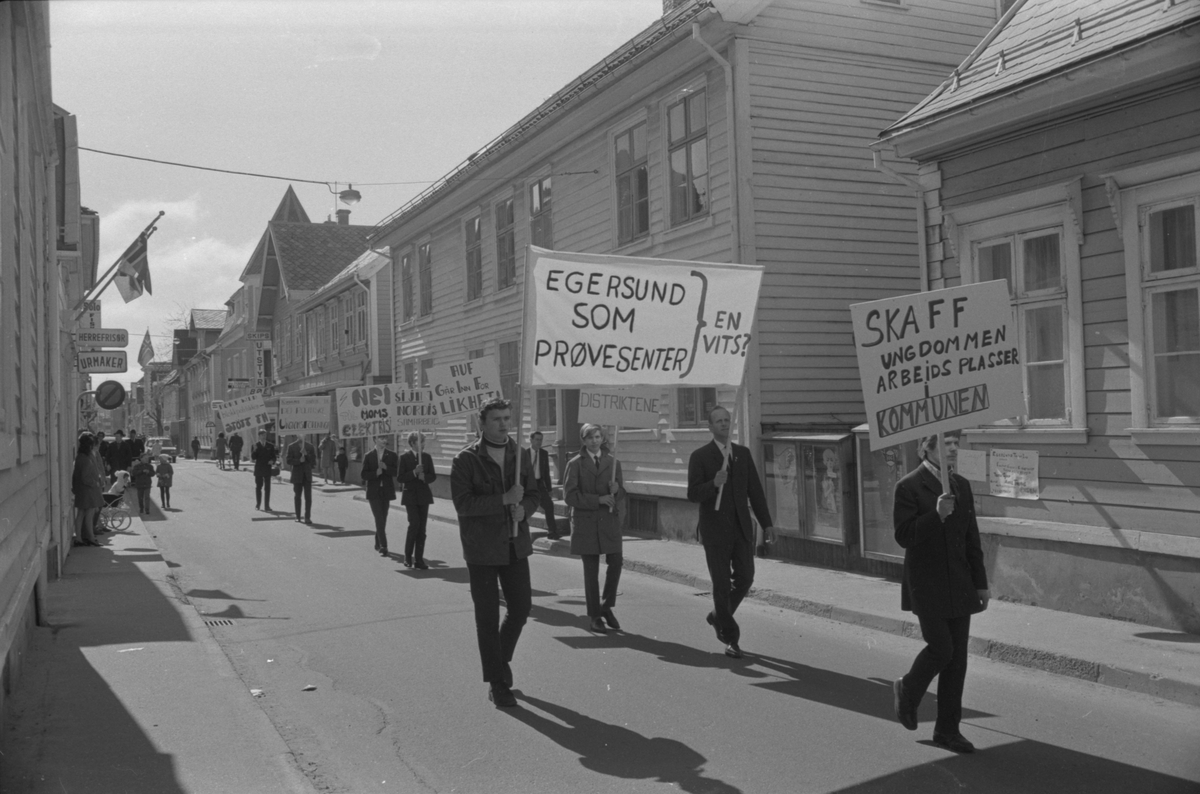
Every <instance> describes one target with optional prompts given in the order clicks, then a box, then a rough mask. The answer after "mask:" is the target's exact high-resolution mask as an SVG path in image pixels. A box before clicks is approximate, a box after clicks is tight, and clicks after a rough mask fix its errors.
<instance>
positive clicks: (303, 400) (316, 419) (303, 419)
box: [276, 396, 331, 433]
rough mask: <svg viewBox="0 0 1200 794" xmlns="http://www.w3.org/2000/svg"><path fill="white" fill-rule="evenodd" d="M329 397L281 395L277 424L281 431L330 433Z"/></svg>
mask: <svg viewBox="0 0 1200 794" xmlns="http://www.w3.org/2000/svg"><path fill="white" fill-rule="evenodd" d="M330 407H331V406H330V403H329V397H328V396H326V397H280V398H279V418H278V420H277V422H278V424H277V425H276V427H277V429H278V430H279V432H281V433H328V432H329V414H330Z"/></svg>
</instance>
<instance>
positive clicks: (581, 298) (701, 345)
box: [524, 247, 763, 387]
mask: <svg viewBox="0 0 1200 794" xmlns="http://www.w3.org/2000/svg"><path fill="white" fill-rule="evenodd" d="M529 250H530V257H529V259H530V263H529V269H528V271H527V275H526V281H527V285H528V286H527V288H526V289H527V292H526V298H525V329H524V338H525V361H526V366H527V367H529V368H530V372H531V374H530V378H531V382H530V383H528V384H525V385H527V386H533V387H546V386H560V387H575V386H585V385H588V384H594V383H603V384H606V385H608V386H689V385H690V386H740V385H741V382H742V376H743V373H744V372H745V368H746V353H747V349H748V347H749V345H750V342H751V333H752V329H753V327H754V311H755V308H756V307H757V305H758V290H759V286H760V284H761V282H762V271H763V269H762V268H761V267H758V266H749V265H725V264H715V263H711V262H680V261H673V260H668V259H649V258H641V257H627V256H605V255H600V254H569V253H562V252H558V251H547V250H544V249H541V248H536V247H530V249H529Z"/></svg>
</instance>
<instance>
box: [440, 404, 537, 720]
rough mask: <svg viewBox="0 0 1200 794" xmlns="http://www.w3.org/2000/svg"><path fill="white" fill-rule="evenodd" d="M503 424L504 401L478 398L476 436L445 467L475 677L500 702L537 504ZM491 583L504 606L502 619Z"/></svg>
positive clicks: (525, 612) (508, 407) (528, 601)
mask: <svg viewBox="0 0 1200 794" xmlns="http://www.w3.org/2000/svg"><path fill="white" fill-rule="evenodd" d="M511 424H512V403H511V402H509V401H508V400H505V399H501V398H496V399H493V400H490V401H488V402H487V403H485V404H484V405H483V407H482V408H480V409H479V426H480V428H481V429H482V433H481V434H480V437H479V439H478V440H477V441H476V442H475V443H474V444H471V445H470V446H468V447H466V448H465V449H463V450H462V451H461V452H459V453H458V454H457V455H455V456H454V462H453V463H452V464H451V466H450V493H451V495H452V496H453V499H454V509H455V512H457V513H458V534H459V539H460V540H461V541H462V547H463V558H464V559H465V560H466V563H467V573H468V575H469V577H470V581H471V601H472V602H473V603H474V605H475V634H476V637H477V639H478V642H479V659H480V662H481V663H482V666H483V680H484V681H486V682H487V683H488V685H489V692H488V699H489V700H491V701H492V702H493V703H495V704H496V705H497V706H500V707H504V708H511V707H513V706H516V705H517V699H516V697H515V696H514V695H513V691H512V683H513V677H512V667H511V666H510V664H509V663H510V662H511V661H512V658H513V652H514V651H515V650H516V647H517V640H518V639H519V638H520V636H521V629H522V628H523V627H524V626H525V621H526V620H528V619H529V610H530V607H531V606H532V599H533V592H532V585H531V584H530V580H529V556H530V555H531V554H533V541H532V539H531V538H530V537H529V524H528V523H527V522H526V520H525V517H526V516H527V515H529V514H531V513H532V512H533V511H534V510H536V509H537V504H538V494H537V488H536V486H534V484H533V472H532V471H530V469H529V468H528V467H525V466H522V463H523V462H524V461H523V460H522V458H521V456H520V455H518V454H517V444H516V442H514V441H513V440H512V439H511V438H509V437H508V428H509V426H510V425H511ZM497 583H499V586H500V589H501V590H503V591H504V603H505V605H506V607H507V611H506V614H505V616H504V622H503V623H501V622H500V595H499V593H498V592H497V590H496V585H497ZM497 624H499V625H497Z"/></svg>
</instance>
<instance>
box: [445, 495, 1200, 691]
mask: <svg viewBox="0 0 1200 794" xmlns="http://www.w3.org/2000/svg"><path fill="white" fill-rule="evenodd" d="M430 518H433V516H432V515H430ZM533 545H534V547H535V548H538V549H541V550H542V551H546V552H548V553H550V554H553V555H555V556H557V557H570V556H571V552H570V546H569V544H568V543H567V542H566V541H551V540H548V539H546V538H539V539H537V540H535V541H534V544H533ZM625 570H628V571H636V572H637V573H642V574H646V575H648V576H654V577H656V578H658V579H664V580H666V581H669V582H675V583H676V584H681V585H685V586H687V587H692V588H694V589H696V590H706V589H708V588H709V579H708V577H707V576H697V575H696V574H690V573H685V572H683V571H677V570H675V569H673V568H668V567H666V566H664V565H659V564H658V563H649V562H643V561H641V560H635V559H631V558H629V557H626V558H625ZM746 598H749V599H751V600H753V601H757V602H759V603H761V604H766V605H768V606H773V607H777V608H779V609H787V610H790V611H792V612H802V613H804V614H806V615H812V616H814V617H819V618H825V619H826V620H834V621H837V622H839V623H847V624H850V625H854V626H861V627H863V628H867V629H873V630H875V631H882V632H885V633H887V634H895V635H898V636H901V637H907V638H909V639H913V640H920V639H921V629H920V625H919V624H918V623H917V622H916V621H912V620H905V619H903V618H896V617H889V616H887V615H878V614H875V613H872V612H864V611H861V610H856V609H848V608H846V607H839V606H836V605H834V604H824V603H821V602H818V601H810V600H808V599H805V598H797V597H796V596H791V595H788V594H786V593H780V592H778V591H775V590H767V589H763V588H759V587H751V588H750V592H749V593H748V594H747V595H746ZM968 649H969V652H970V653H971V655H973V656H980V657H983V658H985V659H991V660H992V661H996V662H1004V663H1005V664H1011V665H1016V666H1018V667H1028V668H1030V669H1034V670H1041V671H1043V672H1047V673H1051V674H1053V675H1061V676H1067V677H1069V678H1078V679H1081V680H1084V681H1090V682H1092V683H1094V684H1101V685H1103V686H1107V687H1112V688H1114V689H1125V690H1128V691H1130V692H1138V693H1141V694H1144V695H1150V696H1152V697H1157V698H1162V699H1163V700H1171V701H1174V702H1177V703H1184V704H1186V705H1189V706H1200V687H1196V686H1195V685H1193V684H1190V683H1188V682H1186V681H1179V680H1177V679H1174V678H1168V677H1165V676H1162V675H1159V674H1157V673H1147V672H1142V671H1137V670H1125V669H1122V668H1119V667H1113V666H1111V665H1107V664H1103V663H1101V662H1092V661H1088V660H1086V659H1079V658H1076V657H1073V656H1067V655H1065V654H1060V653H1054V652H1053V651H1045V650H1039V649H1035V648H1026V647H1023V646H1020V645H1013V644H1011V643H1007V642H1000V641H999V640H989V639H987V638H985V637H976V636H972V637H971V639H970V643H969V645H968Z"/></svg>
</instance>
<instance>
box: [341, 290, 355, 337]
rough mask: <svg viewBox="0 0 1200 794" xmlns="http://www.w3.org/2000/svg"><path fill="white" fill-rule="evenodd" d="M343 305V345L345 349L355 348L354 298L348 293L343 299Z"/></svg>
mask: <svg viewBox="0 0 1200 794" xmlns="http://www.w3.org/2000/svg"><path fill="white" fill-rule="evenodd" d="M340 303H341V304H342V344H343V346H345V347H353V346H354V312H353V308H354V297H353V295H352V294H351V293H347V294H345V295H343V296H342V297H341V300H340Z"/></svg>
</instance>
